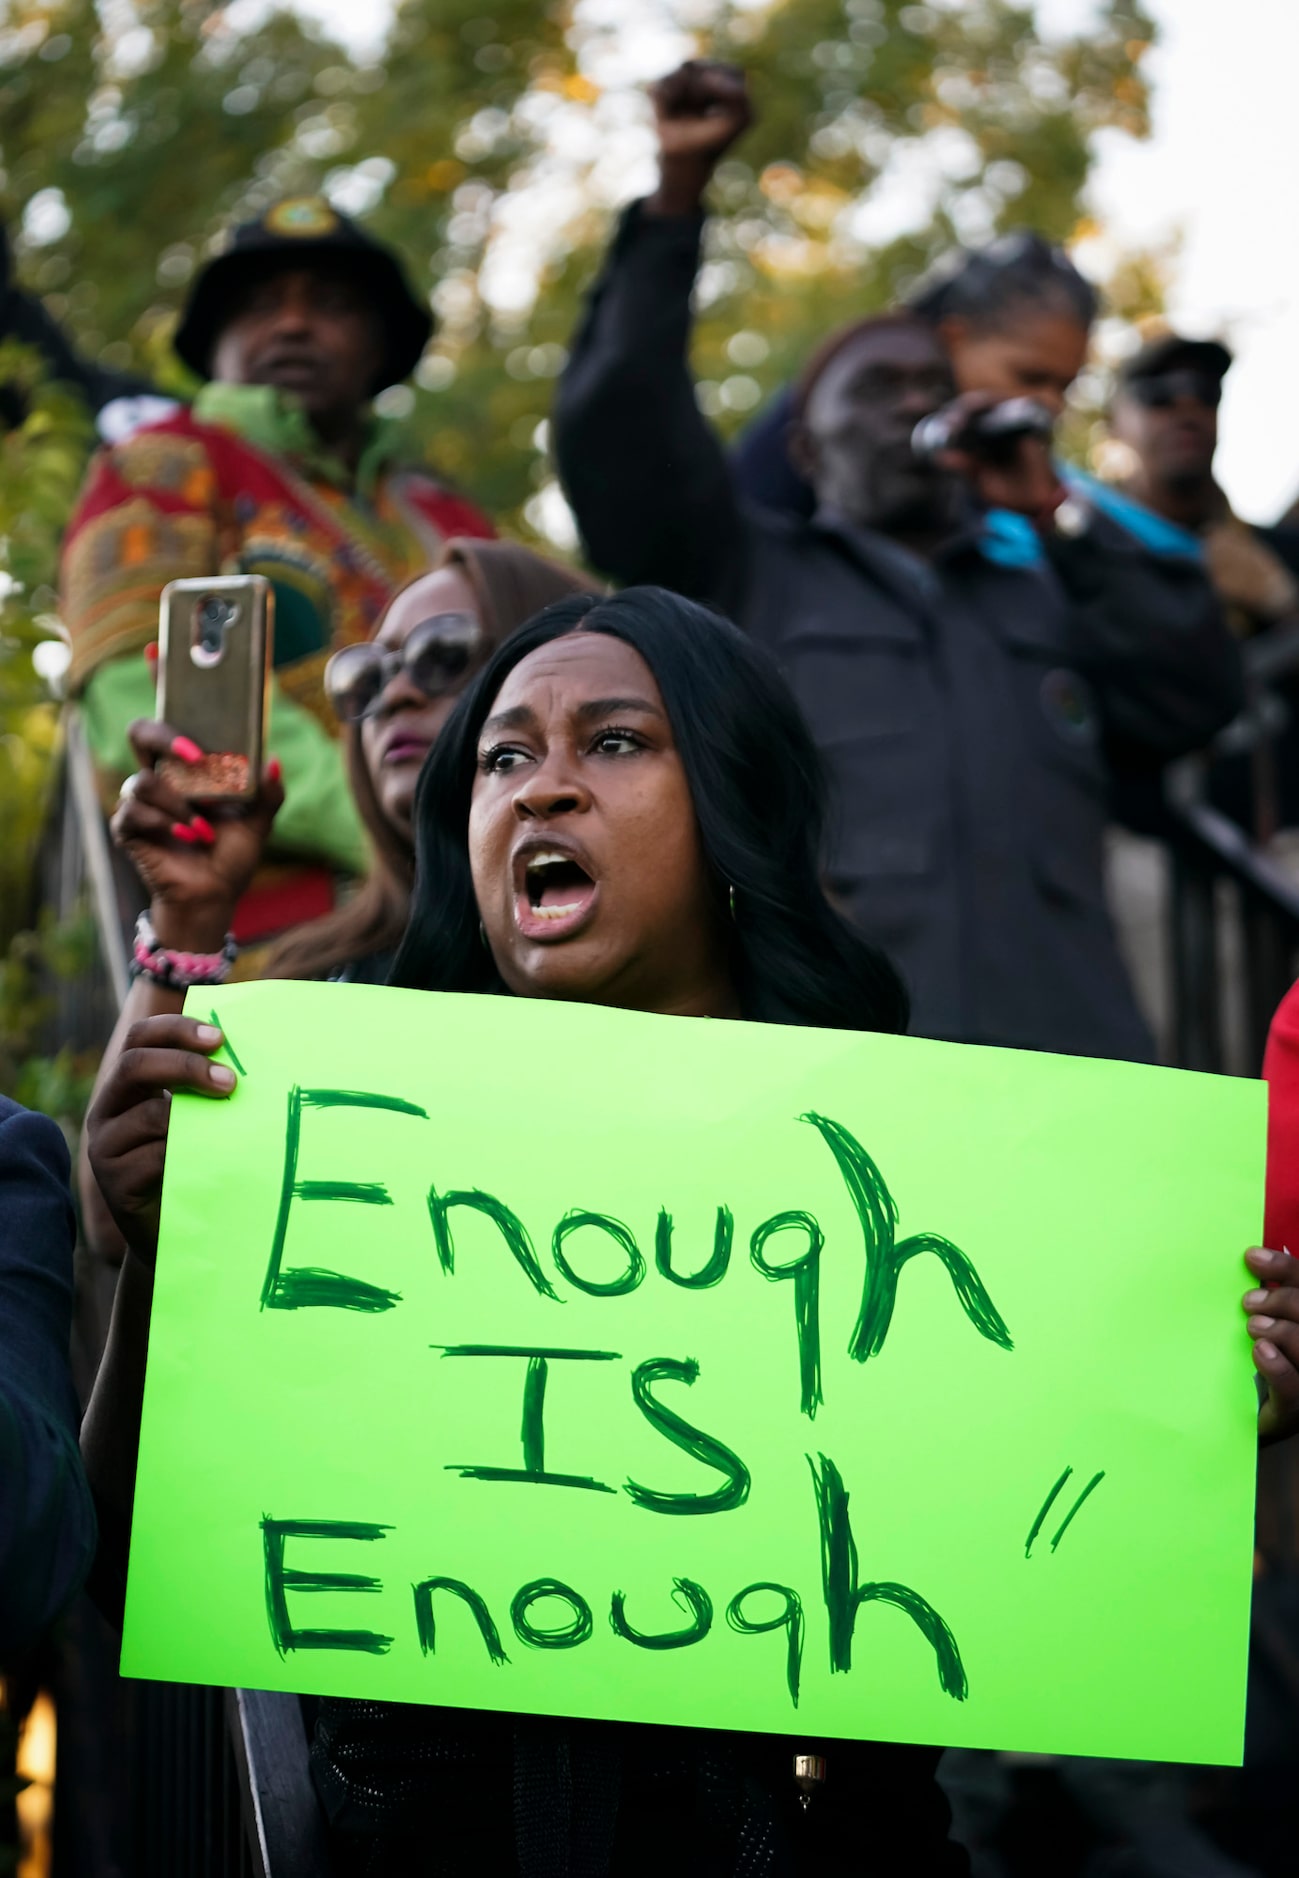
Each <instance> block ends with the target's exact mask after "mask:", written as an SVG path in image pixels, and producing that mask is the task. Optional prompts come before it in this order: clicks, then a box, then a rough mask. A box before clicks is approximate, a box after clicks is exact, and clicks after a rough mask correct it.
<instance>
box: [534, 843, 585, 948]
mask: <svg viewBox="0 0 1299 1878" xmlns="http://www.w3.org/2000/svg"><path fill="white" fill-rule="evenodd" d="M597 892H598V888H597V886H596V883H595V881H594V880H592V878H591V876H590V874H588V873H587V871H586V869H585V868H584V867H583V866H582V865H581V863H580V862H579V861H576V860H574V858H573V856H572V855H571V854H565V853H563V852H562V851H560V850H559V849H556V848H538V849H536V850H534V852H532V853H531V854H529V855H528V856H527V857H526V862H525V865H524V871H523V885H522V891H521V892H520V893H518V894H517V895H516V897H515V913H516V917H517V919H518V923H519V927H520V929H521V930H522V931H523V932H524V933H525V934H527V935H528V936H529V937H530V938H556V939H557V938H560V937H564V938H567V936H568V935H569V934H570V933H571V932H573V931H575V930H576V928H577V927H578V926H579V925H581V924H583V923H584V922H585V920H586V918H587V916H588V915H589V914H590V913H591V911H592V909H593V908H594V905H595V900H596V894H597Z"/></svg>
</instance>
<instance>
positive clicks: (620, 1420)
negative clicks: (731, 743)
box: [122, 984, 1265, 1761]
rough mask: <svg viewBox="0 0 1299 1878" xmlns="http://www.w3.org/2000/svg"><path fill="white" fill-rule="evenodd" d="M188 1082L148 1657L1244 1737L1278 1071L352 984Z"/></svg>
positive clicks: (175, 1676) (219, 1669) (153, 1419)
mask: <svg viewBox="0 0 1299 1878" xmlns="http://www.w3.org/2000/svg"><path fill="white" fill-rule="evenodd" d="M213 1005H215V1014H216V1017H217V1019H218V1021H219V1022H220V1023H221V1024H222V1025H223V1026H224V1028H225V1030H226V1033H227V1037H228V1039H229V1053H230V1056H231V1058H232V1059H233V1060H234V1061H235V1063H236V1066H237V1067H238V1069H239V1071H240V1080H239V1085H238V1087H237V1089H236V1091H235V1093H234V1095H233V1096H232V1098H231V1099H230V1100H229V1101H228V1102H210V1101H204V1100H202V1099H200V1098H187V1097H178V1098H177V1100H176V1101H175V1103H174V1106H173V1112H172V1122H171V1140H170V1146H169V1149H168V1156H167V1175H166V1187H165V1191H164V1196H163V1218H162V1237H161V1246H160V1250H159V1255H158V1276H157V1288H156V1298H155V1304H154V1314H153V1326H152V1335H151V1342H150V1349H149V1366H148V1380H147V1386H146V1393H145V1409H144V1424H143V1433H142V1440H141V1449H140V1469H139V1481H138V1488H137V1496H136V1510H135V1522H134V1532H133V1541H132V1552H131V1564H130V1582H129V1590H128V1597H127V1613H126V1634H125V1643H124V1649H123V1658H122V1667H123V1671H124V1673H126V1674H127V1675H131V1676H145V1677H160V1678H164V1679H167V1680H173V1681H183V1682H209V1683H218V1684H234V1685H243V1686H250V1687H254V1688H268V1689H291V1690H299V1691H304V1692H315V1693H321V1694H326V1693H327V1694H335V1695H351V1696H364V1697H370V1698H390V1699H393V1700H398V1701H408V1702H427V1703H443V1704H449V1705H452V1706H457V1707H485V1708H498V1709H507V1710H523V1711H532V1712H538V1713H553V1714H559V1715H584V1716H597V1717H608V1718H613V1719H636V1720H642V1721H653V1722H672V1723H678V1724H680V1723H690V1724H697V1725H700V1726H707V1727H726V1728H742V1729H758V1730H769V1731H773V1732H778V1733H781V1734H799V1733H805V1734H807V1735H849V1736H861V1737H867V1738H872V1739H895V1740H900V1741H925V1742H949V1743H959V1744H967V1745H971V1746H984V1747H1002V1748H1016V1749H1037V1750H1042V1751H1055V1752H1063V1753H1082V1754H1107V1755H1123V1756H1133V1757H1140V1758H1149V1759H1159V1760H1180V1761H1199V1760H1209V1761H1235V1760H1238V1759H1239V1755H1240V1748H1241V1739H1242V1729H1243V1715H1244V1691H1245V1648H1246V1632H1247V1624H1248V1609H1249V1594H1250V1571H1251V1554H1252V1510H1253V1474H1254V1467H1253V1448H1254V1419H1255V1410H1256V1400H1255V1395H1254V1388H1253V1383H1252V1370H1251V1365H1250V1361H1249V1355H1248V1339H1247V1336H1246V1332H1245V1328H1244V1322H1243V1317H1242V1314H1241V1312H1240V1309H1239V1297H1240V1293H1241V1290H1242V1288H1243V1283H1244V1273H1243V1267H1242V1264H1241V1256H1240V1255H1241V1252H1242V1251H1243V1249H1244V1247H1245V1246H1246V1245H1248V1244H1252V1243H1256V1242H1257V1241H1258V1239H1259V1236H1260V1224H1261V1209H1262V1185H1263V1150H1264V1104H1265V1094H1264V1090H1263V1088H1262V1086H1261V1085H1259V1084H1250V1083H1243V1082H1233V1081H1227V1080H1218V1079H1214V1078H1209V1077H1203V1076H1193V1075H1186V1074H1182V1073H1178V1072H1173V1071H1166V1070H1154V1069H1146V1068H1141V1067H1135V1066H1132V1065H1126V1064H1116V1063H1101V1062H1089V1061H1077V1060H1067V1059H1063V1058H1052V1057H1047V1056H1035V1055H1025V1054H1019V1053H1015V1052H1009V1051H998V1050H982V1049H972V1048H959V1047H954V1046H950V1045H944V1044H935V1043H926V1042H922V1041H917V1040H914V1039H907V1038H893V1037H870V1036H860V1035H855V1034H850V1033H840V1032H832V1031H812V1030H796V1029H780V1028H774V1027H767V1026H761V1025H756V1024H754V1025H749V1024H738V1023H722V1022H716V1023H706V1022H698V1021H691V1020H686V1019H677V1018H658V1017H645V1016H639V1015H636V1014H630V1013H626V1012H610V1011H600V1010H597V1009H594V1008H591V1007H587V1006H574V1005H563V1004H551V1003H537V1002H528V1001H521V1000H512V999H504V998H501V999H493V998H474V997H448V996H430V995H427V994H421V993H415V992H404V991H388V990H379V989H372V988H368V987H363V986H334V985H305V984H280V985H252V986H245V987H239V988H233V989H225V990H222V991H220V992H218V993H216V994H215V995H214V994H210V993H209V994H208V995H207V996H206V997H204V998H199V999H197V1001H196V994H191V997H190V1008H191V1010H192V1011H193V1012H194V1013H196V1014H198V1015H201V1016H203V1017H207V1015H208V1013H209V1011H210V1010H211V1009H212V1007H213Z"/></svg>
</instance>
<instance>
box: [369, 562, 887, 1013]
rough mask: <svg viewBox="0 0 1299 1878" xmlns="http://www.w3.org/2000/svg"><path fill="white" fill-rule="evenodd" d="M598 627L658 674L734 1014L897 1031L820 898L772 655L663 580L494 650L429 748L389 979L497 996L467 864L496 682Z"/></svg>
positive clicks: (810, 814)
mask: <svg viewBox="0 0 1299 1878" xmlns="http://www.w3.org/2000/svg"><path fill="white" fill-rule="evenodd" d="M578 631H581V632H592V633H605V634H607V635H608V636H609V637H610V638H611V639H620V640H622V641H623V643H624V644H626V645H629V646H631V647H632V649H633V650H634V651H636V652H638V653H639V654H640V656H641V657H642V658H643V659H644V661H645V663H646V664H647V665H648V666H649V668H650V670H651V671H652V672H653V674H654V676H655V678H656V679H657V681H658V686H659V690H660V691H661V693H662V695H663V703H664V705H665V707H666V709H667V714H668V719H669V722H670V723H671V725H672V730H673V734H674V737H675V739H676V745H677V751H678V753H679V755H680V758H681V763H682V767H683V769H684V771H685V775H686V781H687V784H688V786H689V789H690V796H691V800H692V802H693V804H694V810H695V815H696V818H697V820H698V824H699V833H700V839H701V844H702V847H703V851H704V854H705V856H706V858H707V861H708V864H709V866H710V868H711V870H712V873H713V877H714V881H715V884H716V890H717V894H718V902H719V906H720V907H722V908H725V906H726V903H727V899H728V896H729V894H730V892H731V890H733V894H734V923H733V926H732V928H731V934H732V945H733V958H732V970H733V973H734V978H735V984H736V989H737V993H738V996H739V1000H740V1008H741V1010H742V1011H743V1013H744V1015H745V1017H747V1018H752V1019H756V1020H758V1021H760V1022H765V1023H775V1024H821V1025H826V1026H827V1027H830V1028H834V1029H839V1030H844V1029H847V1030H886V1031H899V1030H905V1028H906V1024H907V1014H908V1005H907V994H906V992H905V990H904V989H903V986H902V982H901V980H900V979H899V977H898V975H897V973H896V972H895V971H894V969H893V967H892V966H891V965H890V964H889V962H888V960H887V959H886V958H885V957H884V955H883V953H881V952H880V951H879V950H878V949H877V948H876V947H875V946H873V945H871V944H870V943H869V942H868V941H867V940H866V939H864V938H863V937H862V935H861V934H860V933H858V932H857V931H856V930H855V929H854V928H853V927H852V926H850V925H849V924H848V922H847V920H845V919H844V918H843V916H842V915H841V914H840V913H838V912H836V910H835V909H834V908H833V907H832V906H831V904H830V902H829V901H828V900H827V898H826V895H825V890H824V888H823V887H822V885H821V879H820V872H819V869H820V860H821V854H820V849H821V839H822V831H823V827H824V820H825V811H824V786H823V781H822V773H821V765H820V761H819V759H818V757H817V753H816V749H815V747H814V745H813V743H812V738H811V735H810V733H809V731H808V729H807V726H806V724H805V723H804V722H803V719H802V716H801V715H800V713H799V709H798V706H797V704H796V703H795V702H794V698H793V695H792V694H791V692H790V691H789V688H788V686H787V685H786V684H785V681H784V680H783V678H782V677H781V676H780V674H779V672H778V671H777V670H776V667H775V665H774V664H773V663H772V661H771V659H770V658H769V657H768V656H767V655H766V654H765V653H764V652H763V651H762V650H761V649H760V648H759V647H758V646H755V645H754V644H753V643H752V641H750V640H749V639H747V638H746V637H745V635H744V634H743V633H741V632H740V631H739V630H738V629H737V628H736V627H735V626H733V625H731V623H730V621H729V620H724V619H722V618H720V617H719V616H718V615H717V614H715V613H710V612H708V611H707V609H706V608H704V607H701V606H697V605H696V604H695V603H694V602H693V601H691V600H683V599H682V598H680V596H679V595H677V594H673V593H668V592H666V591H665V590H664V589H663V588H661V587H631V588H628V589H626V590H625V591H624V592H622V593H618V594H614V595H613V596H611V597H610V598H608V599H596V598H592V597H588V596H586V595H580V596H576V597H574V598H573V599H569V600H560V601H557V602H556V603H555V605H553V606H550V607H547V608H546V610H545V611H544V612H543V613H539V614H538V615H537V617H536V618H535V619H533V620H530V621H529V622H528V624H527V625H526V626H522V627H520V628H519V630H518V631H517V632H515V633H513V634H512V635H511V636H510V638H508V639H507V640H506V641H505V642H504V644H503V645H501V646H499V647H498V648H497V650H496V652H495V653H494V654H493V656H492V658H491V660H490V661H489V663H488V664H487V665H486V666H484V668H483V670H482V671H481V672H480V673H479V675H478V677H477V678H476V679H475V681H474V683H473V684H472V685H471V686H470V687H469V689H468V690H467V691H466V692H465V693H464V695H463V696H462V697H461V699H460V700H459V702H458V704H457V705H456V707H455V709H454V711H453V712H452V714H451V716H450V717H449V718H448V719H447V722H446V724H445V725H444V726H443V729H442V732H441V735H440V736H439V737H438V740H437V743H436V744H435V745H434V747H433V751H432V754H431V755H430V757H429V760H428V763H427V765H426V767H425V770H424V773H423V775H422V777H421V778H420V785H419V790H418V792H417V794H416V798H415V887H414V892H413V894H412V897H411V914H410V924H409V926H408V927H407V929H406V937H405V939H404V940H403V942H402V945H401V949H400V951H399V952H398V954H397V958H396V960H395V962H394V965H393V969H392V975H391V977H390V979H389V983H390V984H394V985H406V986H410V987H412V988H414V989H416V990H426V991H483V992H503V991H504V990H505V986H504V984H503V983H502V980H501V977H500V974H499V973H498V972H497V970H496V967H495V964H494V963H493V961H492V957H491V954H490V953H489V951H488V950H487V947H486V946H485V944H484V943H483V940H482V936H481V933H480V928H479V916H478V906H477V902H476V901H475V899H474V890H473V882H472V879H471V875H470V867H469V850H468V826H469V805H470V798H471V795H472V792H473V784H474V775H475V771H476V768H477V760H478V738H479V734H480V732H481V730H482V727H483V724H484V722H485V720H486V718H487V716H488V714H489V712H490V711H491V708H492V704H493V702H494V701H495V699H496V697H497V695H498V693H499V692H500V689H501V686H502V684H503V683H504V681H505V679H506V677H507V676H508V674H509V673H510V672H511V671H513V669H514V667H515V666H516V665H518V664H519V663H520V661H521V660H523V659H526V658H527V657H528V655H529V653H531V652H535V651H536V650H537V648H538V647H539V646H544V645H548V644H549V643H550V642H551V640H554V639H561V638H564V637H565V636H566V635H567V634H569V633H572V632H578Z"/></svg>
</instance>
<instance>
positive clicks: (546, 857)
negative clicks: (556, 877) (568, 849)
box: [528, 848, 573, 874]
mask: <svg viewBox="0 0 1299 1878" xmlns="http://www.w3.org/2000/svg"><path fill="white" fill-rule="evenodd" d="M572 858H573V857H572V855H571V854H559V853H557V852H556V851H555V850H553V849H550V848H544V849H542V850H541V851H540V852H538V853H537V854H530V855H529V856H528V872H529V873H530V874H535V873H537V872H538V871H539V870H540V869H541V868H543V867H562V866H563V864H564V862H565V861H571V860H572Z"/></svg>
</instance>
